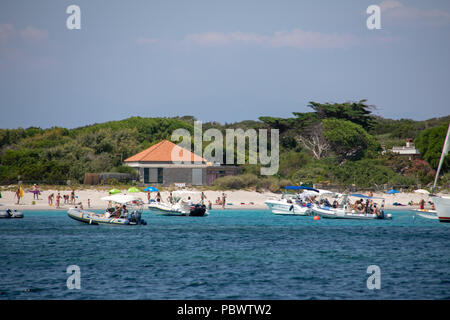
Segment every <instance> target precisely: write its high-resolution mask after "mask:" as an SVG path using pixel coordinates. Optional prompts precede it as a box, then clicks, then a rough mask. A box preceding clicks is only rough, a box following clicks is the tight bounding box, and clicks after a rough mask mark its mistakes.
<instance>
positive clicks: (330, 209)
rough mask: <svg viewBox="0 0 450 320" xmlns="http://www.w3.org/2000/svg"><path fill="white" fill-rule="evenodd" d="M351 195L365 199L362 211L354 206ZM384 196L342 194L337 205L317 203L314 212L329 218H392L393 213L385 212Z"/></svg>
mask: <svg viewBox="0 0 450 320" xmlns="http://www.w3.org/2000/svg"><path fill="white" fill-rule="evenodd" d="M349 197H354V198H359V199H361V200H363V199H365V200H366V204H365V205H364V206H363V203H362V202H363V201H364V200H363V201H361V206H363V207H364V209H363V210H362V211H359V210H358V209H357V208H356V209H354V208H352V206H351V204H350V200H349ZM377 202H380V204H377ZM384 202H385V200H384V198H377V197H369V196H366V195H363V194H348V195H347V194H344V195H341V196H340V197H339V198H338V200H337V201H336V204H335V206H330V205H325V204H315V205H313V206H312V211H313V213H314V214H317V215H319V216H320V217H322V218H329V219H359V220H373V219H392V215H391V214H385V213H384Z"/></svg>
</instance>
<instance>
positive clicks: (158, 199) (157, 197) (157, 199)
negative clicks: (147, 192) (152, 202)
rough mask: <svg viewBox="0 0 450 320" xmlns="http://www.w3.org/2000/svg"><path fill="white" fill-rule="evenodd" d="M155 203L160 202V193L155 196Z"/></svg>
mask: <svg viewBox="0 0 450 320" xmlns="http://www.w3.org/2000/svg"><path fill="white" fill-rule="evenodd" d="M156 202H161V193H159V191H158V193H157V194H156Z"/></svg>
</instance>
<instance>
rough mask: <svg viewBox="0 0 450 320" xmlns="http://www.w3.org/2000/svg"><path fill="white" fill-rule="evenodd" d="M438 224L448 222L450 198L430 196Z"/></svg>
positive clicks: (449, 218) (449, 219) (449, 220)
mask: <svg viewBox="0 0 450 320" xmlns="http://www.w3.org/2000/svg"><path fill="white" fill-rule="evenodd" d="M431 199H432V200H433V203H434V206H435V208H436V215H437V217H438V219H439V221H440V222H450V197H443V196H442V197H438V196H434V195H431Z"/></svg>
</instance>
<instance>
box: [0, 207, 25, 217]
mask: <svg viewBox="0 0 450 320" xmlns="http://www.w3.org/2000/svg"><path fill="white" fill-rule="evenodd" d="M12 218H19V219H20V218H23V212H22V211H17V210H11V209H7V210H0V219H12Z"/></svg>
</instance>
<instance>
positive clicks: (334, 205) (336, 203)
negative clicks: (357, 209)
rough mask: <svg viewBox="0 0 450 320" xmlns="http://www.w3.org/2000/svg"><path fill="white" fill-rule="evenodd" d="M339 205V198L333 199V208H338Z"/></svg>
mask: <svg viewBox="0 0 450 320" xmlns="http://www.w3.org/2000/svg"><path fill="white" fill-rule="evenodd" d="M337 207H339V203H338V202H337V200H334V201H333V208H335V209H336V208H337Z"/></svg>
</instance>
